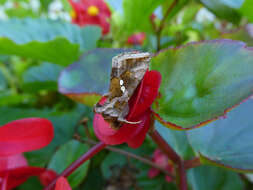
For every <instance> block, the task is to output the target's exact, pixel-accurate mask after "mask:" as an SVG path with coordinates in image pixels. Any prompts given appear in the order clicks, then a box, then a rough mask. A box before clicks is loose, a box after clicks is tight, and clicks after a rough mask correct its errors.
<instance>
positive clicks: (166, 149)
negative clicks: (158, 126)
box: [149, 130, 181, 164]
mask: <svg viewBox="0 0 253 190" xmlns="http://www.w3.org/2000/svg"><path fill="white" fill-rule="evenodd" d="M149 135H150V137H151V138H152V139H153V141H154V142H155V143H156V144H157V145H158V146H159V148H160V149H161V150H162V151H163V152H164V153H165V154H166V155H167V156H168V158H169V159H170V160H171V161H172V162H174V163H175V164H179V162H180V160H181V158H180V156H179V155H178V154H177V153H176V152H175V151H174V150H173V149H172V148H171V147H170V146H169V145H168V143H167V142H166V141H165V140H164V139H163V138H162V137H161V136H160V134H159V133H158V132H157V131H156V130H155V131H153V132H152V133H150V134H149Z"/></svg>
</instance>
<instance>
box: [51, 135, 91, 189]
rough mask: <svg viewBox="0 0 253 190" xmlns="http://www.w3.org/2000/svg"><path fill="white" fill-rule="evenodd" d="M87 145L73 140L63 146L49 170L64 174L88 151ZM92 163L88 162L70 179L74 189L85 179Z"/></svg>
mask: <svg viewBox="0 0 253 190" xmlns="http://www.w3.org/2000/svg"><path fill="white" fill-rule="evenodd" d="M88 149H89V147H88V146H87V145H84V144H81V143H79V142H78V141H76V140H71V141H69V142H68V143H66V144H64V145H62V146H61V147H60V148H59V149H58V150H57V151H56V152H55V154H54V156H53V157H52V159H51V161H50V163H49V165H48V168H49V169H52V170H54V171H56V172H57V173H61V172H63V170H64V169H66V168H67V167H68V166H69V165H70V164H71V163H72V162H74V161H75V160H77V159H78V158H79V157H80V156H81V155H83V154H84V153H85V152H86V151H88ZM89 163H90V161H89V160H88V161H86V162H85V163H84V164H82V165H81V166H80V167H79V168H78V169H76V170H75V171H74V172H73V173H72V174H71V175H70V176H69V177H68V181H69V183H70V185H71V187H72V188H74V187H77V186H78V185H79V184H80V183H81V182H82V181H83V179H84V178H85V176H86V175H87V172H88V168H89Z"/></svg>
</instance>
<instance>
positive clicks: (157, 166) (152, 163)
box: [77, 138, 175, 179]
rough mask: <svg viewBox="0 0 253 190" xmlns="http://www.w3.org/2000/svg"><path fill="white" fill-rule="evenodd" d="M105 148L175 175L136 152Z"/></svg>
mask: <svg viewBox="0 0 253 190" xmlns="http://www.w3.org/2000/svg"><path fill="white" fill-rule="evenodd" d="M77 140H78V141H79V142H82V143H88V144H96V142H95V141H93V140H90V139H80V138H77ZM105 149H107V150H109V151H112V152H116V153H118V154H122V155H125V156H127V157H129V158H133V159H136V160H139V161H141V162H143V163H144V164H147V165H150V166H151V167H153V168H156V169H158V170H160V171H161V172H163V173H164V174H165V175H167V176H170V177H171V178H172V179H174V178H175V176H174V175H172V174H171V173H170V172H168V171H167V170H165V169H164V168H163V167H161V166H159V165H157V164H155V163H154V162H152V161H151V160H149V159H146V158H143V157H141V156H138V155H136V154H133V153H131V152H127V151H124V150H121V149H119V148H115V147H112V146H107V147H106V148H105Z"/></svg>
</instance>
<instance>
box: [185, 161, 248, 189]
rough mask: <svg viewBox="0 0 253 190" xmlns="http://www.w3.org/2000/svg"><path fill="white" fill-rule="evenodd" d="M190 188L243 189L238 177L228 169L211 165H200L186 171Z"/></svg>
mask: <svg viewBox="0 0 253 190" xmlns="http://www.w3.org/2000/svg"><path fill="white" fill-rule="evenodd" d="M188 181H189V184H190V185H191V187H192V190H239V189H243V182H242V181H241V179H240V177H239V176H238V175H237V174H236V173H234V172H230V171H226V170H224V169H221V168H217V167H211V166H200V167H197V168H193V169H191V170H190V171H189V172H188Z"/></svg>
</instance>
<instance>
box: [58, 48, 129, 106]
mask: <svg viewBox="0 0 253 190" xmlns="http://www.w3.org/2000/svg"><path fill="white" fill-rule="evenodd" d="M126 51H129V50H127V49H95V50H93V51H90V52H88V53H85V54H83V56H82V57H81V59H80V60H79V61H78V62H76V63H74V64H72V65H70V66H69V67H67V68H66V69H64V70H63V72H62V73H61V75H60V77H59V80H58V86H59V91H60V92H61V93H62V94H64V95H66V96H68V97H70V98H72V99H74V100H76V101H79V102H81V103H83V104H85V105H88V106H93V105H94V104H95V103H97V102H98V100H99V99H100V97H101V95H103V94H105V93H107V92H108V90H109V83H110V73H111V63H112V58H113V57H114V56H116V55H117V54H119V53H122V52H126Z"/></svg>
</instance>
